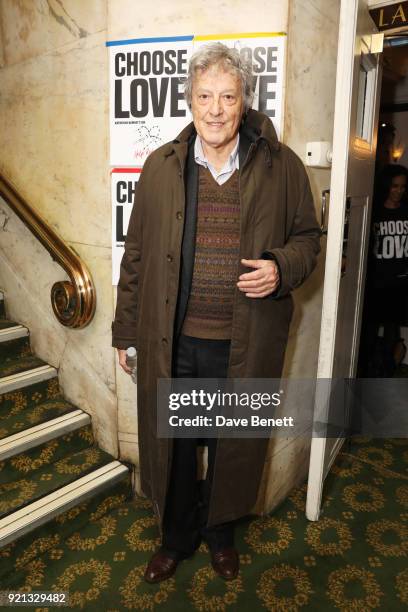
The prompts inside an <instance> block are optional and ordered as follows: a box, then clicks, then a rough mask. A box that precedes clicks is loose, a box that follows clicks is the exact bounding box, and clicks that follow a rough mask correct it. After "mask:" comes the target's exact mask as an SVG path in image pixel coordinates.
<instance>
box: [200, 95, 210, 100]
mask: <svg viewBox="0 0 408 612" xmlns="http://www.w3.org/2000/svg"><path fill="white" fill-rule="evenodd" d="M198 97H199V99H200V100H208V97H209V96H208V95H207V94H200V95H199V96H198Z"/></svg>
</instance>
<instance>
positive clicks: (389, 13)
mask: <svg viewBox="0 0 408 612" xmlns="http://www.w3.org/2000/svg"><path fill="white" fill-rule="evenodd" d="M370 15H371V17H372V19H373V21H374V23H375V25H376V26H377V28H378V29H379V30H380V32H382V31H383V30H394V29H395V28H400V27H403V26H407V25H408V1H405V2H395V3H394V4H389V5H387V6H383V7H381V8H376V9H370Z"/></svg>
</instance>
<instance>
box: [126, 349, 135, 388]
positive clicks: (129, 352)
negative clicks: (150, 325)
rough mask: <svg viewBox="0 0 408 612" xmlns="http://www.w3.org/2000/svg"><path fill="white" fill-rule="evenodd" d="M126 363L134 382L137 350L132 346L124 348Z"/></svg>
mask: <svg viewBox="0 0 408 612" xmlns="http://www.w3.org/2000/svg"><path fill="white" fill-rule="evenodd" d="M126 363H127V365H128V366H129V368H131V370H132V373H131V377H132V380H133V382H134V383H135V382H136V372H137V351H136V349H135V347H134V346H129V348H128V349H126Z"/></svg>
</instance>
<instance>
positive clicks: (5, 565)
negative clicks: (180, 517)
mask: <svg viewBox="0 0 408 612" xmlns="http://www.w3.org/2000/svg"><path fill="white" fill-rule="evenodd" d="M132 497H133V493H132V484H131V476H130V473H129V474H128V475H127V476H125V477H124V478H123V479H122V480H119V481H118V482H116V483H115V484H113V485H112V486H110V487H109V488H107V489H105V490H103V491H100V492H99V493H97V494H96V495H94V496H93V497H90V498H89V499H87V500H85V501H82V502H81V503H78V504H77V505H75V506H73V507H72V508H70V509H68V510H67V511H66V512H62V513H61V514H58V515H56V516H55V517H54V518H53V519H51V520H50V521H48V522H46V523H44V524H43V525H41V526H39V527H37V528H36V529H35V531H30V532H28V533H27V534H26V535H23V536H22V537H20V538H18V539H17V540H13V541H11V542H10V543H9V544H8V545H6V546H4V547H2V548H1V549H0V558H1V562H0V584H2V585H3V588H4V587H5V585H6V584H7V585H8V584H9V583H11V582H12V581H13V580H14V578H15V576H16V574H17V573H18V572H19V571H25V568H26V566H27V565H30V566H31V564H32V563H33V561H34V560H35V559H36V558H38V557H39V556H41V555H42V554H44V553H46V552H48V553H51V551H52V549H54V548H58V547H59V545H60V544H62V543H63V542H67V541H68V542H69V538H78V537H80V538H82V537H83V535H82V534H83V530H84V529H85V528H86V526H87V525H89V524H91V525H92V526H94V524H96V526H97V529H98V525H100V521H103V517H105V516H106V514H109V513H110V512H111V511H112V510H113V509H115V508H120V507H121V506H122V505H123V504H124V503H126V502H127V501H128V500H130V499H131V498H132ZM6 576H8V578H7V579H6Z"/></svg>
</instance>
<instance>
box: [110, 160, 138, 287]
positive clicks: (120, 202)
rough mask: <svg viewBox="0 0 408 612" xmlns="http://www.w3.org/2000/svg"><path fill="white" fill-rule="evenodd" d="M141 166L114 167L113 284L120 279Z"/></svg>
mask: <svg viewBox="0 0 408 612" xmlns="http://www.w3.org/2000/svg"><path fill="white" fill-rule="evenodd" d="M141 171H142V169H141V168H114V169H113V170H112V175H111V187H112V284H113V285H117V284H118V281H119V271H120V262H121V261H122V255H123V252H124V250H125V248H124V245H125V238H126V233H127V229H128V225H129V219H130V213H131V212H132V206H133V202H134V198H135V193H136V188H137V183H138V181H139V177H140V173H141Z"/></svg>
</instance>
